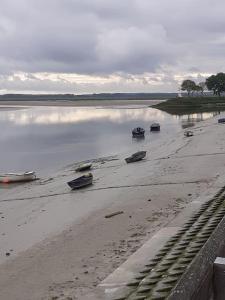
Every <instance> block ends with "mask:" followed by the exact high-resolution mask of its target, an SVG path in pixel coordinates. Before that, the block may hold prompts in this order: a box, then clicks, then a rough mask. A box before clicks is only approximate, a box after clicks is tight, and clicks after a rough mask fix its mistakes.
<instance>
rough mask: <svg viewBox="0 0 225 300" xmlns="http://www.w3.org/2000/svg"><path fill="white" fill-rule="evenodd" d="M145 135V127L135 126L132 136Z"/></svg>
mask: <svg viewBox="0 0 225 300" xmlns="http://www.w3.org/2000/svg"><path fill="white" fill-rule="evenodd" d="M144 135H145V130H144V128H141V127H137V128H134V129H133V130H132V136H133V137H137V138H138V137H144Z"/></svg>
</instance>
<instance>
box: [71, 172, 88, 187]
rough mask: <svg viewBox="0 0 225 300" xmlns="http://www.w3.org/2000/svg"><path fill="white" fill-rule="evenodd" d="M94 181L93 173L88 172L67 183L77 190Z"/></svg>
mask: <svg viewBox="0 0 225 300" xmlns="http://www.w3.org/2000/svg"><path fill="white" fill-rule="evenodd" d="M92 181H93V175H92V174H91V173H88V174H85V175H83V176H81V177H78V178H76V179H74V180H72V181H69V182H67V184H68V186H69V187H71V189H72V190H75V189H79V188H82V187H85V186H87V185H90V184H92Z"/></svg>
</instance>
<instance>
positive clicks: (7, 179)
mask: <svg viewBox="0 0 225 300" xmlns="http://www.w3.org/2000/svg"><path fill="white" fill-rule="evenodd" d="M35 179H36V175H35V172H33V171H30V172H24V173H6V174H2V175H1V174H0V182H2V183H11V182H25V181H32V180H35Z"/></svg>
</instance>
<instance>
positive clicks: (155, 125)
mask: <svg viewBox="0 0 225 300" xmlns="http://www.w3.org/2000/svg"><path fill="white" fill-rule="evenodd" d="M150 131H160V125H159V123H153V124H152V125H151V126H150Z"/></svg>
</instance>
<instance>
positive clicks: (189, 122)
mask: <svg viewBox="0 0 225 300" xmlns="http://www.w3.org/2000/svg"><path fill="white" fill-rule="evenodd" d="M218 114H220V112H215V111H214V112H204V113H195V114H190V115H183V116H177V117H178V119H180V120H181V126H182V128H184V129H185V128H188V127H192V126H194V125H195V124H196V123H197V122H200V121H204V120H207V119H210V118H213V117H215V116H217V115H218Z"/></svg>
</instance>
